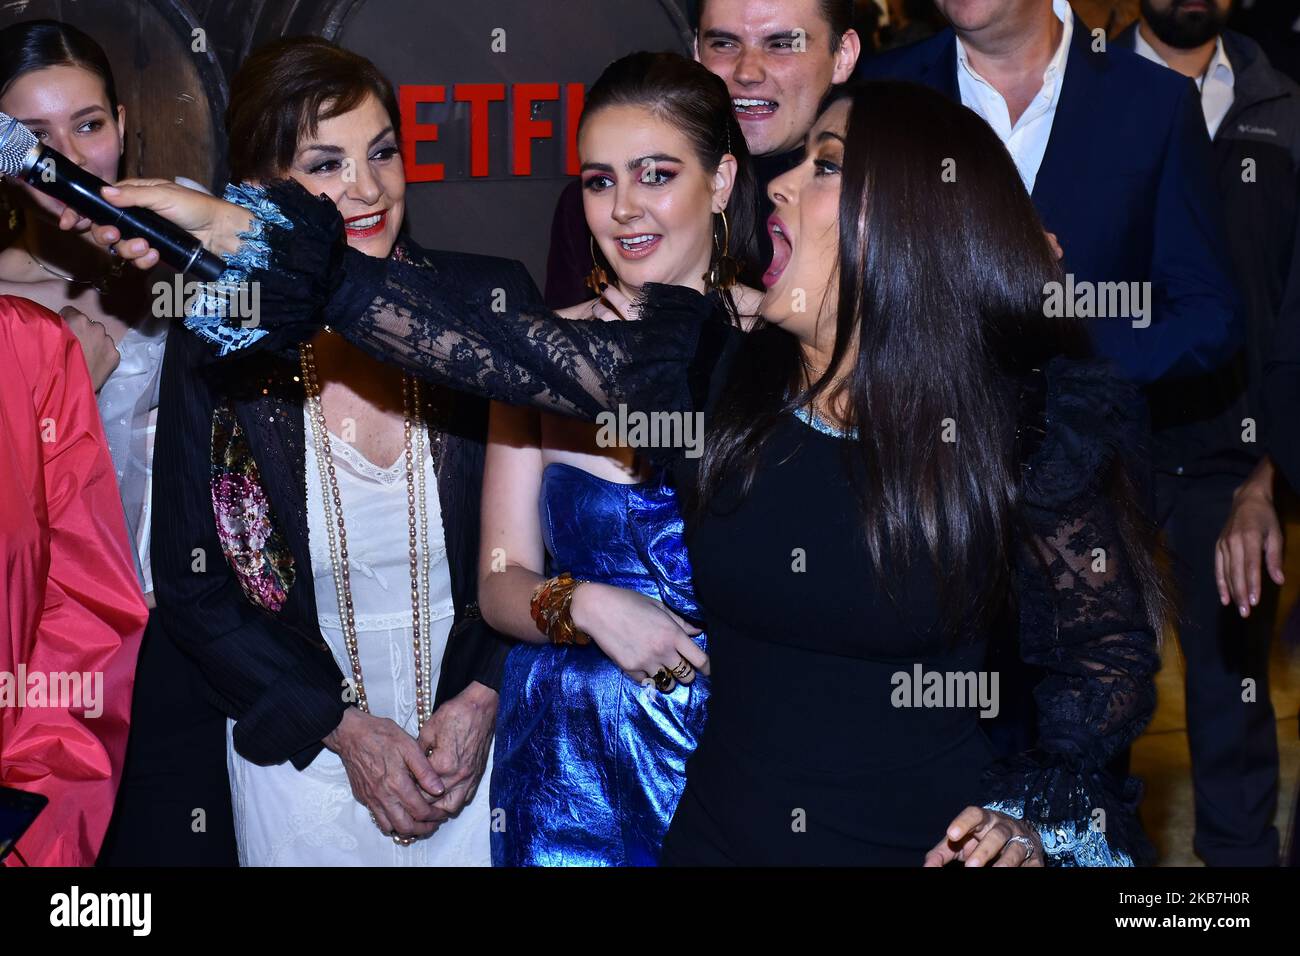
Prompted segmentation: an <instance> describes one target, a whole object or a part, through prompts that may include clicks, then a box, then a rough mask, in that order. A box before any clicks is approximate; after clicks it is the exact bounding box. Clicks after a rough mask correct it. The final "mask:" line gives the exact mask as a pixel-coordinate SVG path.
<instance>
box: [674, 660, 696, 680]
mask: <svg viewBox="0 0 1300 956" xmlns="http://www.w3.org/2000/svg"><path fill="white" fill-rule="evenodd" d="M677 661H678V663H677V666H676V667H672V668H669V670H670V672H671V673H672V675H673V676H674V677H676V678H677V679H678V680H686V678H688V677H690V676H691V670H692V668H691V662H690V661H688V660H687V659H686V658H684V657H682V655H680V654H678V655H677Z"/></svg>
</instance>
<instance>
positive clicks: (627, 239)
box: [614, 232, 663, 259]
mask: <svg viewBox="0 0 1300 956" xmlns="http://www.w3.org/2000/svg"><path fill="white" fill-rule="evenodd" d="M614 238H615V240H616V243H617V248H618V254H619V255H620V256H622V257H623V258H624V259H644V258H645V257H646V256H648V255H650V253H652V252H654V251H655V249H656V248H658V246H659V240H661V239H662V238H663V236H661V235H659V234H658V233H654V232H641V233H637V234H636V235H635V236H615V237H614Z"/></svg>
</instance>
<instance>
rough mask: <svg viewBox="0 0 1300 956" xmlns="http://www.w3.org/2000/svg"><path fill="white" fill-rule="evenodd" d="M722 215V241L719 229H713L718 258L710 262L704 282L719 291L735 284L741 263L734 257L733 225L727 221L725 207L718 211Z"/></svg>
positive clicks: (714, 246) (714, 245)
mask: <svg viewBox="0 0 1300 956" xmlns="http://www.w3.org/2000/svg"><path fill="white" fill-rule="evenodd" d="M718 215H719V216H721V217H722V235H723V239H722V242H721V243H719V242H718V230H717V229H716V228H715V229H714V230H713V248H714V250H715V251H716V252H717V253H718V255H717V258H715V259H714V261H713V262H711V263H710V264H709V271H708V272H706V273H705V274H704V282H705V284H706V285H707V286H708V287H709V288H710V289H716V290H717V291H719V292H723V291H726V290H727V289H730V288H731V287H732V286H734V285H735V284H736V282H737V280H738V279H739V277H740V264H739V263H738V262H736V260H735V259H734V258H733V257H732V255H731V252H730V249H731V225H730V224H729V223H728V222H727V211H726V210H725V209H723V210H722V211H720V212H719V213H718Z"/></svg>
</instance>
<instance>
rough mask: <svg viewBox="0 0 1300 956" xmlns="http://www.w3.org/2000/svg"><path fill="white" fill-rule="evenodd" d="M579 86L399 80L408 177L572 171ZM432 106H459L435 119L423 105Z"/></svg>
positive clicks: (579, 107)
mask: <svg viewBox="0 0 1300 956" xmlns="http://www.w3.org/2000/svg"><path fill="white" fill-rule="evenodd" d="M585 90H586V87H585V86H584V84H582V83H454V84H452V85H451V86H450V87H449V86H447V85H445V84H433V85H426V84H411V85H406V84H403V85H402V86H401V87H400V88H399V90H398V100H399V104H400V106H401V113H402V158H403V160H404V162H405V166H406V179H407V181H408V182H411V183H436V182H443V181H445V180H448V179H452V180H460V179H466V178H471V179H483V178H487V177H490V176H503V175H509V176H532V175H534V170H535V169H536V171H537V174H538V175H542V176H548V177H554V176H557V175H562V176H576V175H577V173H578V118H579V117H580V116H581V115H582V103H583V93H584V92H585ZM436 104H451V105H453V106H458V107H459V108H458V109H451V110H446V111H445V112H443V114H442V115H444V116H445V118H442V119H438V118H436V117H438V116H439V112H434V111H431V110H428V109H427V107H429V106H433V105H436ZM431 113H432V116H433V117H434V118H430V114H431ZM494 132H495V136H494V135H493V134H494ZM494 142H495V143H496V144H497V145H496V148H495V149H494V148H493V143H494ZM431 143H439V144H440V148H437V149H434V148H432V147H430V146H428V145H426V144H431ZM535 147H537V148H535ZM535 156H536V161H535ZM430 157H434V158H436V161H435V160H434V159H431V158H430Z"/></svg>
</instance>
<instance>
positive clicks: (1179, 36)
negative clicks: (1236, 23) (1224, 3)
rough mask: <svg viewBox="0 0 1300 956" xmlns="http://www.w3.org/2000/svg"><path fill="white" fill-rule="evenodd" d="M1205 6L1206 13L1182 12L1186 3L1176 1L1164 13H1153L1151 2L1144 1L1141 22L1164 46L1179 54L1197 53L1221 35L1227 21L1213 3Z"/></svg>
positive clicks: (1211, 0)
mask: <svg viewBox="0 0 1300 956" xmlns="http://www.w3.org/2000/svg"><path fill="white" fill-rule="evenodd" d="M1206 2H1207V4H1208V7H1209V9H1207V10H1204V11H1201V10H1195V11H1191V12H1180V11H1181V10H1182V7H1183V5H1184V3H1186V0H1173V2H1172V3H1171V4H1170V6H1169V9H1168V10H1165V11H1159V10H1153V9H1152V8H1151V0H1142V2H1141V8H1142V18H1143V19H1144V20H1146V22H1147V26H1149V27H1150V28H1151V32H1152V33H1154V34H1155V35H1156V36H1157V37H1159V38H1160V40H1161V42H1163V43H1167V44H1168V45H1169V46H1171V47H1173V48H1174V49H1177V50H1194V49H1196V48H1197V47H1198V46H1202V45H1203V44H1206V43H1209V42H1210V41H1211V40H1213V39H1214V38H1215V37H1217V36H1218V35H1219V34H1220V33H1222V32H1223V28H1224V25H1225V24H1226V23H1227V21H1228V14H1227V13H1226V12H1221V11H1220V10H1219V9H1218V8H1217V7H1216V6H1215V5H1214V0H1206Z"/></svg>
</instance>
